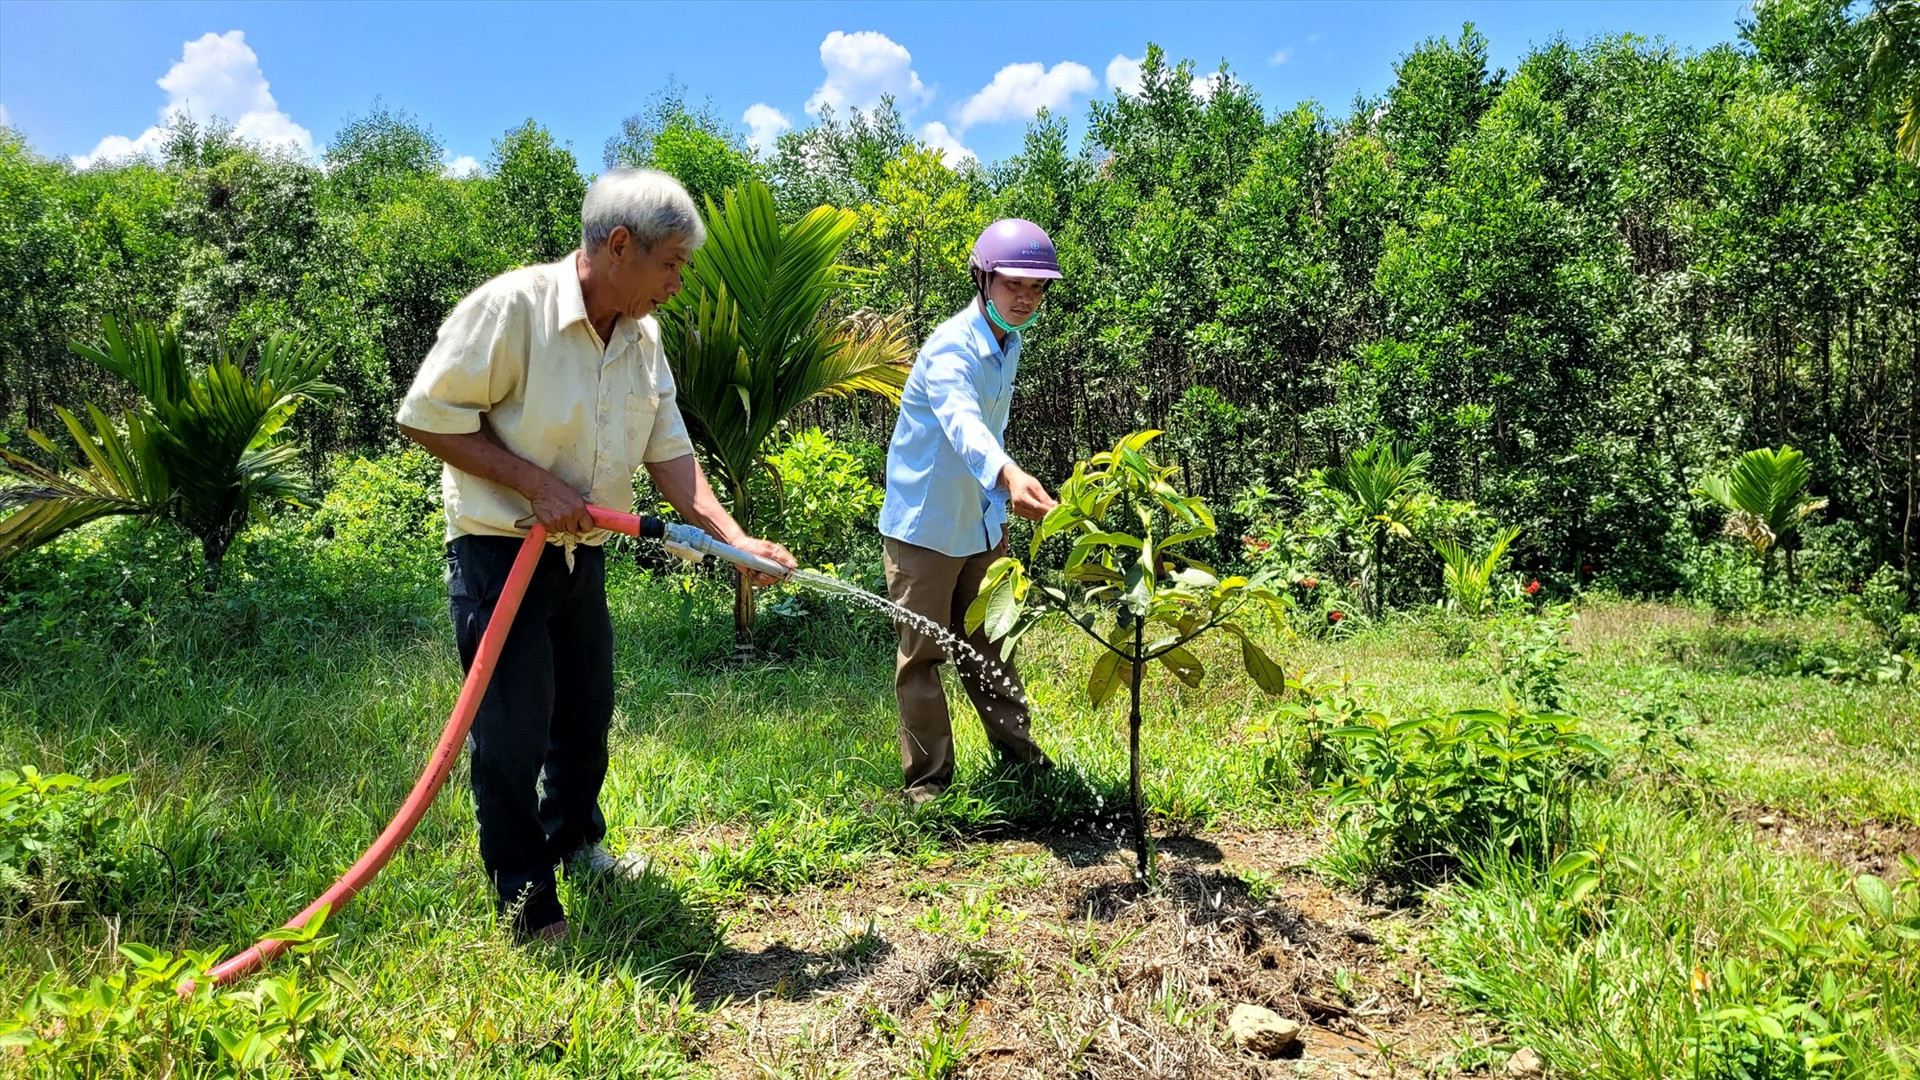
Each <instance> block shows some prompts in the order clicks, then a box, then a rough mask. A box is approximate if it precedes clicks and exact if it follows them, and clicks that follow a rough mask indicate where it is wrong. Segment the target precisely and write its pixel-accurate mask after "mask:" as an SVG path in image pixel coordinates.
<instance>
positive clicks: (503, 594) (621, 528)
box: [180, 506, 641, 994]
mask: <svg viewBox="0 0 1920 1080" xmlns="http://www.w3.org/2000/svg"><path fill="white" fill-rule="evenodd" d="M587 510H588V512H589V513H591V514H592V515H593V523H594V524H595V525H597V526H599V527H600V528H603V529H607V530H609V531H612V532H617V533H624V534H625V535H627V536H639V535H640V520H641V519H640V517H639V516H638V515H637V514H623V513H620V512H619V511H617V510H604V509H602V508H600V507H598V506H590V507H588V508H587ZM546 539H547V530H546V529H544V528H542V527H541V526H540V525H539V524H538V523H535V524H534V525H533V527H532V528H531V529H530V530H529V531H528V532H527V538H526V540H525V541H523V542H522V543H521V545H520V553H519V555H517V556H515V558H514V560H513V569H512V571H510V572H509V573H508V574H507V582H506V584H505V585H504V586H503V587H502V588H501V590H500V598H499V599H498V600H496V601H494V605H493V615H492V617H491V618H489V619H488V620H487V630H486V633H484V634H482V635H481V636H480V648H479V650H478V651H477V652H476V653H475V654H474V657H473V664H472V666H471V667H469V668H468V669H467V681H466V683H465V684H464V685H462V686H461V687H460V699H459V700H458V701H456V702H454V705H453V715H451V716H449V717H448V718H447V726H446V730H444V731H442V732H441V733H440V742H439V745H437V746H435V747H434V748H433V756H432V757H430V758H428V759H427V768H426V771H425V772H423V773H421V774H420V779H419V780H416V781H415V782H414V785H413V791H412V792H411V793H409V794H408V795H407V801H406V802H404V803H402V804H401V805H400V812H399V813H398V814H395V815H394V818H393V821H392V822H390V823H389V824H388V825H387V827H386V829H385V831H383V832H381V834H380V836H379V838H378V839H376V840H375V841H374V842H373V846H372V847H369V848H368V849H367V851H366V854H364V855H362V856H360V860H359V861H358V862H356V863H354V864H353V866H352V867H351V868H349V869H348V870H347V872H346V873H344V874H342V875H340V880H338V881H336V882H334V883H333V885H332V886H331V887H330V888H328V889H327V891H326V892H323V893H321V894H320V895H319V897H318V898H317V899H315V900H314V902H313V903H311V904H308V905H307V906H306V908H305V910H303V911H301V912H300V914H298V915H295V916H294V917H293V918H292V919H290V920H288V921H287V923H286V927H287V928H289V929H298V928H300V927H303V926H305V925H306V924H307V920H308V919H311V918H313V916H314V914H315V913H316V912H318V911H319V910H320V909H321V908H323V907H324V908H327V909H328V910H329V911H331V912H338V911H339V910H340V908H341V906H342V905H344V904H345V903H346V902H347V901H349V900H351V899H353V896H354V894H355V893H357V892H359V891H360V890H361V889H363V888H365V887H366V884H367V882H369V881H372V880H373V876H374V875H375V874H378V873H379V872H380V870H381V868H382V867H384V866H386V865H387V861H388V860H389V859H392V858H393V855H394V852H396V851H398V850H400V845H401V844H403V843H405V842H406V840H407V837H409V836H411V835H413V830H414V826H416V825H418V824H420V819H421V818H422V817H424V816H425V815H426V812H427V807H429V806H432V805H433V800H434V798H435V796H437V795H439V794H440V787H441V785H443V784H445V783H446V782H447V774H448V773H450V772H452V771H453V763H454V762H455V761H456V760H458V759H459V757H460V750H461V748H462V747H463V746H464V745H465V744H466V741H467V729H468V728H470V727H472V726H473V717H474V714H475V713H476V712H478V711H479V710H480V700H481V698H483V697H485V696H486V693H487V683H488V682H489V681H490V680H492V678H493V667H494V664H496V663H498V662H499V660H500V648H501V646H503V645H505V644H506V641H507V631H508V630H510V629H512V627H513V619H514V616H515V615H516V614H518V613H519V611H520V598H521V597H522V596H524V595H525V594H526V591H527V582H529V581H531V580H532V579H533V570H534V567H535V566H538V565H539V563H540V552H541V549H542V548H543V547H545V546H546ZM288 944H289V942H286V941H279V940H274V939H271V938H268V939H262V940H261V941H258V942H256V943H255V944H254V945H253V946H252V947H251V948H249V949H247V950H246V951H244V952H241V953H236V954H235V955H234V956H232V957H230V958H228V959H226V960H224V961H222V962H220V963H219V964H217V965H215V966H214V968H213V969H212V970H211V971H209V972H207V975H208V977H209V978H211V979H212V980H213V983H214V985H216V986H219V985H221V984H224V983H229V982H232V981H233V980H235V979H238V978H240V977H242V976H244V975H247V974H250V973H251V972H253V971H254V969H256V968H258V967H259V966H260V965H261V964H264V963H265V962H267V961H268V960H271V959H273V958H274V957H275V956H277V955H278V954H279V953H280V952H282V951H283V950H285V949H286V947H287V946H288ZM180 992H181V993H182V994H190V993H192V992H193V983H192V982H187V983H183V984H182V985H181V991H180Z"/></svg>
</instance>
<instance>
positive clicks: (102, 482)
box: [0, 405, 172, 560]
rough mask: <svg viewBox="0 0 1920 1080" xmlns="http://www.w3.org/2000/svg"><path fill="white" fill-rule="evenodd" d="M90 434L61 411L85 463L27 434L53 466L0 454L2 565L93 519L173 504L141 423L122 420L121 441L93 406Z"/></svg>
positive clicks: (89, 408)
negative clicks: (124, 434)
mask: <svg viewBox="0 0 1920 1080" xmlns="http://www.w3.org/2000/svg"><path fill="white" fill-rule="evenodd" d="M87 411H88V414H89V418H90V419H91V420H92V421H93V429H92V430H91V431H89V430H88V428H87V426H86V425H85V424H83V423H82V422H81V421H80V419H79V418H78V417H76V416H74V415H73V413H71V412H69V411H67V410H66V409H64V408H59V407H56V408H55V409H54V412H55V414H56V415H58V416H59V417H60V420H61V422H62V423H64V424H65V425H66V427H67V432H68V434H69V435H70V436H71V437H72V439H73V443H74V445H75V447H76V448H77V449H78V450H79V451H80V454H81V457H82V458H84V463H80V462H76V461H74V460H73V459H71V458H69V457H68V456H67V455H66V454H65V453H64V452H62V451H61V450H60V448H59V447H58V446H56V445H55V444H54V442H53V440H51V439H49V438H47V437H46V436H45V435H42V434H41V433H40V432H38V431H32V432H29V433H28V435H29V437H30V438H32V440H33V441H34V443H35V444H36V445H38V446H39V447H40V448H41V449H43V450H45V451H47V452H48V454H49V455H51V456H52V458H53V459H54V461H55V463H56V464H55V467H53V468H49V467H47V466H44V465H41V464H39V463H38V462H35V461H33V460H31V459H29V458H25V457H22V456H20V455H19V454H15V453H11V452H9V451H6V450H0V511H5V510H12V511H13V513H11V514H9V515H8V516H7V517H6V518H5V519H4V520H0V560H3V559H7V558H10V557H12V556H14V555H17V554H19V553H20V552H22V551H25V550H27V549H29V548H33V547H38V546H39V545H41V544H44V543H46V542H47V541H49V540H51V539H53V538H54V537H56V536H58V535H60V534H61V533H63V532H66V531H67V530H68V529H72V528H77V527H78V526H81V525H84V524H86V523H87V522H89V521H93V520H95V519H98V518H103V517H110V516H113V515H115V514H145V513H154V512H157V511H158V510H160V509H161V508H163V507H165V506H166V505H167V503H168V501H169V499H170V498H171V494H172V491H171V485H170V484H169V482H168V473H167V468H166V465H165V463H164V462H163V461H162V460H161V458H160V455H159V452H158V449H157V447H156V446H155V444H154V441H153V439H152V437H151V435H150V433H149V431H148V430H147V427H146V425H144V424H143V423H142V422H141V420H140V417H139V416H138V415H137V414H134V413H128V414H127V415H126V417H125V420H126V424H127V435H126V436H125V437H122V436H121V435H120V434H119V433H118V432H117V431H115V430H114V427H113V424H112V422H111V421H110V420H108V419H107V417H106V415H105V414H104V413H102V412H101V411H100V410H99V409H98V408H97V407H95V406H92V405H89V406H87Z"/></svg>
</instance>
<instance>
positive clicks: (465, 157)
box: [440, 154, 480, 180]
mask: <svg viewBox="0 0 1920 1080" xmlns="http://www.w3.org/2000/svg"><path fill="white" fill-rule="evenodd" d="M440 175H441V176H446V177H451V178H453V179H455V180H464V179H466V178H468V177H470V176H479V175H480V162H479V161H478V160H477V159H475V158H474V156H473V155H472V154H461V155H460V156H459V157H457V158H454V159H453V160H452V161H449V162H447V163H446V165H445V166H444V167H442V168H441V170H440Z"/></svg>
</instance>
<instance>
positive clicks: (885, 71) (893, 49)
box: [807, 30, 933, 116]
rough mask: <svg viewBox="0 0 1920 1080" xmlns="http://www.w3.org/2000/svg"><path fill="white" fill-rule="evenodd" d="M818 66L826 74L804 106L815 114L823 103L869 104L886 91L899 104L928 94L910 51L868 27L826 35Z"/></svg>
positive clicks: (912, 102) (841, 107)
mask: <svg viewBox="0 0 1920 1080" xmlns="http://www.w3.org/2000/svg"><path fill="white" fill-rule="evenodd" d="M820 66H821V67H823V68H825V69H826V70H827V77H826V78H825V79H824V80H822V81H821V83H820V86H819V88H818V89H816V90H815V91H814V92H813V96H812V97H810V98H808V99H807V111H808V112H810V113H812V114H813V115H815V116H819V115H820V113H821V110H823V109H827V108H832V109H834V110H835V111H838V112H844V111H846V110H847V109H850V108H852V109H871V108H873V107H874V106H875V105H878V104H880V99H881V98H882V97H885V96H886V95H889V94H891V95H893V97H894V99H895V100H896V101H898V102H899V103H900V105H901V107H902V108H903V109H910V108H912V107H913V106H915V105H919V104H922V103H924V102H925V101H926V100H927V99H928V98H930V97H932V96H933V95H932V93H931V92H930V91H929V90H928V89H927V87H926V84H924V83H922V82H921V81H920V75H919V73H918V72H916V71H914V70H913V54H912V53H910V52H908V51H907V50H906V47H905V46H904V45H901V44H900V43H898V42H896V41H894V40H893V39H892V38H890V37H888V36H887V35H885V34H882V33H879V32H877V31H874V30H861V31H857V32H855V33H852V34H849V33H846V32H845V31H842V30H835V31H833V32H832V33H830V34H828V35H827V36H826V38H825V39H823V40H822V41H821V42H820Z"/></svg>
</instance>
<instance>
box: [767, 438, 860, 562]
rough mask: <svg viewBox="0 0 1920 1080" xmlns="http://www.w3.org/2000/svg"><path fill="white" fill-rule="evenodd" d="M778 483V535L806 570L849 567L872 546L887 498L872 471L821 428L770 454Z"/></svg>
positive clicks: (787, 443)
mask: <svg viewBox="0 0 1920 1080" xmlns="http://www.w3.org/2000/svg"><path fill="white" fill-rule="evenodd" d="M767 463H768V464H769V465H771V466H773V469H774V471H775V472H776V473H777V474H778V475H779V478H780V490H781V495H780V497H779V499H778V505H779V507H780V511H779V536H780V540H781V543H783V544H785V545H786V546H787V550H788V551H791V552H792V553H793V557H794V558H795V559H797V560H799V562H800V565H802V566H819V565H820V564H822V563H845V562H848V561H850V559H851V558H852V557H854V556H855V555H857V554H858V552H859V550H860V549H862V548H866V547H871V546H873V543H874V538H875V537H876V536H877V535H878V533H877V531H876V530H875V519H876V518H877V517H878V516H879V513H880V503H881V501H882V500H883V498H884V495H883V493H882V492H881V490H880V488H878V487H876V486H875V485H874V483H873V481H872V480H871V479H869V476H870V471H869V470H868V469H867V468H866V467H865V465H864V464H863V463H862V462H861V461H860V459H858V458H856V457H855V456H854V455H853V454H852V453H849V452H848V450H847V449H846V448H844V447H842V446H841V445H840V444H838V443H836V442H835V441H834V440H833V439H832V438H831V437H829V436H828V435H827V434H826V433H825V432H822V431H821V430H820V429H819V428H808V429H807V430H805V431H802V432H800V433H798V434H796V435H794V436H793V437H792V438H791V439H788V440H787V441H786V443H785V444H784V445H782V446H781V447H780V449H779V450H777V451H775V452H774V453H772V454H770V455H768V457H767Z"/></svg>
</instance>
